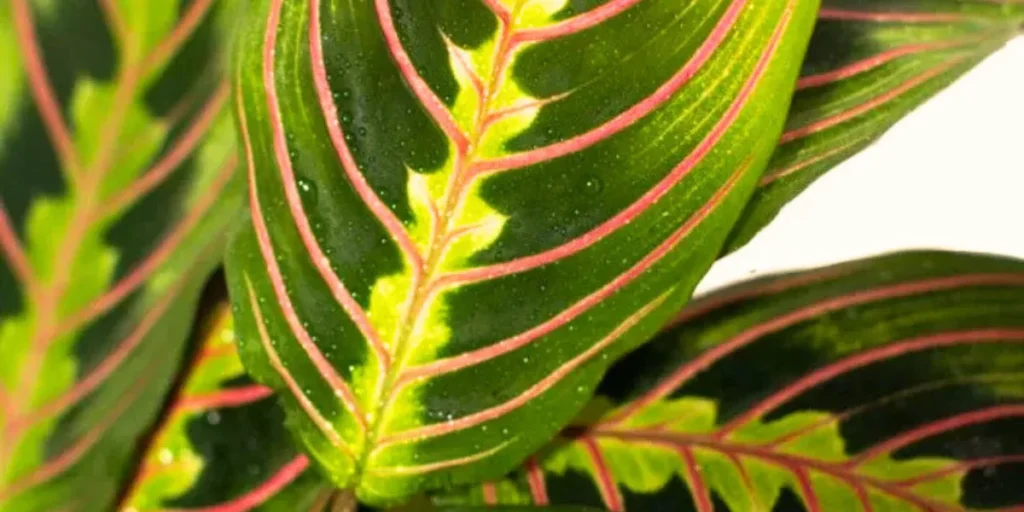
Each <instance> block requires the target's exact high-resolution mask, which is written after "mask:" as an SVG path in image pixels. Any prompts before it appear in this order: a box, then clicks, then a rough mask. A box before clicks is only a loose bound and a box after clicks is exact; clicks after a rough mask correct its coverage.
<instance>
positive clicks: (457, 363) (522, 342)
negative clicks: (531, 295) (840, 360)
mask: <svg viewBox="0 0 1024 512" xmlns="http://www.w3.org/2000/svg"><path fill="white" fill-rule="evenodd" d="M748 165H749V160H748V161H747V163H746V164H744V165H743V166H741V167H739V169H738V170H737V171H736V172H734V173H733V175H732V176H730V177H729V179H728V180H726V182H725V183H724V184H722V187H721V188H719V189H718V190H717V191H716V192H715V194H714V195H713V196H712V197H711V198H710V199H708V202H707V203H705V204H704V206H702V207H701V208H700V209H699V210H697V211H696V212H694V214H693V215H692V216H691V217H690V218H689V219H687V221H686V222H685V223H683V225H682V226H680V227H679V229H677V230H676V231H675V232H674V233H672V234H671V235H670V236H669V237H668V238H666V239H665V240H664V241H663V242H662V243H661V244H660V245H658V246H657V247H656V248H655V249H654V250H653V251H651V252H650V253H648V254H647V255H645V256H644V257H643V258H642V259H641V260H640V261H638V262H637V263H636V264H634V265H633V266H632V267H630V268H629V269H628V270H627V271H626V272H624V273H622V274H620V275H619V276H618V277H616V278H615V279H613V280H612V281H611V282H609V283H608V284H606V285H605V286H603V287H602V288H600V289H599V290H597V291H595V292H593V293H591V294H590V295H588V296H586V297H584V298H583V299H581V300H579V301H578V302H576V303H575V304H573V305H571V306H569V307H568V308H567V309H565V310H563V311H562V312H561V313H558V314H557V315H555V316H553V317H552V318H550V319H549V320H547V321H545V322H544V323H542V324H540V325H538V326H536V327H534V328H532V329H529V330H528V331H526V332H523V333H520V334H518V335H516V336H513V337H511V338H508V339H505V340H503V341H500V342H497V343H495V344H493V345H489V346H487V347H484V348H481V349H477V350H474V351H471V352H466V353H463V354H460V355H457V356H453V357H449V358H447V359H439V360H437V361H434V362H431V363H427V364H423V365H420V366H416V367H412V368H409V369H407V370H406V371H405V372H404V373H403V374H402V376H401V377H400V378H399V381H398V384H396V386H398V387H400V386H402V385H405V384H408V383H409V382H412V381H415V380H419V379H423V378H427V377H434V376H437V375H442V374H445V373H450V372H454V371H457V370H460V369H462V368H466V367H468V366H473V365H477V364H480V363H482V362H485V361H488V360H491V359H494V358H496V357H499V356H502V355H504V354H507V353H509V352H512V351H514V350H517V349H520V348H522V347H525V346H527V345H529V344H530V343H532V342H533V341H535V340H536V339H538V338H540V337H542V336H544V335H546V334H549V333H551V332H553V331H555V330H557V329H558V328H560V327H562V326H564V325H566V324H568V323H569V322H571V321H572V320H573V319H575V318H576V317H578V316H580V315H582V314H583V313H585V312H587V311H589V310H590V309H591V308H593V307H594V306H596V305H598V304H600V303H601V302H603V301H605V300H607V299H608V298H609V297H611V296H612V295H614V294H615V293H616V292H617V291H619V290H620V289H622V288H624V287H625V286H626V285H628V284H630V283H632V282H633V281H635V280H636V279H638V278H640V276H642V275H643V274H644V273H645V272H647V271H648V270H650V269H651V268H652V267H653V266H654V265H655V264H657V263H658V262H659V261H661V259H662V258H663V257H665V255H667V254H668V253H669V252H671V251H672V249H674V248H675V247H676V246H677V245H679V243H680V242H682V241H683V240H684V239H685V238H686V237H687V236H688V235H689V234H690V233H691V232H692V231H693V230H694V229H695V228H696V227H697V226H698V225H699V224H700V223H701V222H702V221H703V220H704V219H706V218H707V217H709V216H710V215H711V214H712V213H713V212H714V211H715V208H716V207H717V206H718V205H719V204H720V203H722V201H724V200H725V198H726V197H727V196H728V195H729V193H730V192H731V191H732V189H733V188H734V187H735V185H736V183H737V182H738V181H739V179H740V178H741V177H742V176H743V175H744V171H745V170H746V169H747V166H748Z"/></svg>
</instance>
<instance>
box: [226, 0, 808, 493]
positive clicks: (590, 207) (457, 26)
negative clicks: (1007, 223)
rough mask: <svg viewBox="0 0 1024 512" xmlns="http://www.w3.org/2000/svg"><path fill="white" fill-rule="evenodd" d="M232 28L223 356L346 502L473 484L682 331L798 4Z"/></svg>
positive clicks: (675, 5) (382, 13)
mask: <svg viewBox="0 0 1024 512" xmlns="http://www.w3.org/2000/svg"><path fill="white" fill-rule="evenodd" d="M260 6H261V8H260V9H257V11H258V12H256V13H255V15H254V16H253V17H251V18H250V19H249V20H248V22H247V23H246V30H245V34H244V37H243V38H242V40H243V41H242V43H241V46H242V48H241V52H240V55H239V76H238V78H237V86H238V88H239V91H238V92H239V98H240V103H241V105H240V113H239V118H240V120H241V124H242V126H243V136H244V139H245V141H246V151H247V153H248V156H249V163H250V171H249V181H250V187H249V192H250V206H251V209H252V218H251V222H250V223H249V225H248V226H247V228H246V229H245V230H244V231H243V232H242V233H241V234H240V235H239V237H238V238H237V239H236V241H235V242H234V243H233V246H232V250H231V252H230V254H229V257H228V270H229V278H230V280H231V286H232V298H233V300H234V302H235V304H236V306H237V307H238V308H239V311H240V314H239V315H237V316H236V321H237V322H238V326H239V336H240V340H241V343H242V358H243V361H244V362H245V363H246V365H247V367H248V368H249V370H250V372H251V373H253V374H254V375H255V376H256V377H257V379H258V380H260V381H261V382H263V383H265V384H267V385H270V386H272V387H274V388H275V389H276V390H278V391H279V392H280V393H281V394H282V395H284V396H285V397H286V398H285V400H286V405H287V407H286V409H287V412H288V413H289V414H290V417H291V418H292V421H293V425H294V426H295V428H296V429H297V431H298V434H299V436H300V437H301V438H302V439H303V442H304V444H305V448H306V450H307V451H308V452H309V453H311V454H312V456H313V457H314V458H315V459H316V460H317V461H319V462H320V464H321V465H322V466H323V467H324V468H325V469H326V471H327V472H328V473H329V474H331V475H332V477H333V479H334V481H335V483H336V484H337V485H338V486H341V487H355V488H358V493H359V495H360V497H361V498H363V499H364V500H367V501H370V502H385V501H388V500H389V499H392V498H395V497H399V496H403V495H406V494H409V493H412V492H415V491H418V490H421V489H424V488H431V487H438V486H442V485H447V484H450V483H452V482H466V481H475V480H477V479H479V478H481V477H487V476H490V477H495V476H497V475H500V474H501V473H503V472H504V471H507V470H508V469H510V468H512V467H513V466H514V465H515V464H516V463H518V462H519V461H520V460H521V459H522V458H523V457H525V456H526V455H528V454H529V453H530V452H532V451H533V450H535V449H537V448H539V447H540V446H541V445H542V444H543V443H544V442H546V441H547V440H548V439H550V437H551V436H552V435H553V434H554V433H556V432H557V431H558V429H559V428H560V427H561V426H563V425H564V424H565V423H567V422H568V421H569V420H570V419H571V418H572V416H574V415H575V413H576V412H577V411H578V410H579V409H580V408H581V407H582V406H583V405H584V404H585V402H586V400H587V398H588V397H589V395H590V393H591V391H592V388H593V386H594V385H596V383H597V381H598V380H599V378H600V376H601V374H602V373H603V371H604V369H605V368H606V367H607V365H608V364H610V362H611V361H612V360H614V359H615V358H617V357H618V356H619V355H620V354H622V353H624V352H625V351H627V350H628V349H630V348H632V347H635V346H636V345H637V344H638V343H640V342H641V341H643V340H644V339H645V338H647V337H649V336H650V334H651V333H652V332H653V331H654V330H655V329H656V328H657V326H658V325H660V324H661V323H662V322H663V321H664V320H665V319H667V318H668V316H669V315H670V314H671V313H672V311H675V310H678V308H679V307H680V305H681V304H682V303H683V302H684V301H685V300H686V298H687V297H688V296H689V293H690V291H691V289H692V288H693V287H694V285H695V284H696V282H697V280H698V279H699V277H700V276H701V275H702V274H703V273H704V272H705V271H706V270H707V268H708V266H709V265H710V263H711V262H712V261H713V259H714V256H715V255H716V254H717V252H718V250H719V249H720V247H721V244H722V242H723V241H724V237H725V235H726V234H727V231H728V229H729V228H730V227H731V225H732V222H733V221H734V220H735V218H736V216H737V215H738V213H739V209H740V208H741V206H742V204H743V202H744V200H745V199H746V198H747V196H748V194H749V193H750V191H751V189H752V188H753V186H754V182H755V181H756V177H757V175H758V174H759V172H760V170H761V169H762V168H763V166H764V163H765V162H766V160H767V157H768V153H769V152H770V151H771V149H772V146H774V143H775V141H776V136H777V134H778V133H779V130H780V129H781V126H782V120H783V116H784V113H785V112H784V109H785V107H784V105H785V100H786V99H787V98H788V96H789V94H790V91H791V90H792V85H793V83H794V81H795V79H796V75H797V71H798V69H797V68H798V65H797V63H798V62H799V59H800V58H801V56H802V53H803V50H804V47H805V45H806V41H807V38H808V37H809V33H810V25H811V22H812V21H813V13H814V9H815V7H816V2H815V1H814V0H785V1H777V0H729V1H724V0H700V1H686V2H681V1H679V0H610V1H606V2H583V3H579V2H565V1H543V0H486V1H482V0H436V1H430V2H422V1H420V0H415V1H413V0H390V1H389V0H376V1H370V0H359V1H340V0H271V1H267V2H261V3H260Z"/></svg>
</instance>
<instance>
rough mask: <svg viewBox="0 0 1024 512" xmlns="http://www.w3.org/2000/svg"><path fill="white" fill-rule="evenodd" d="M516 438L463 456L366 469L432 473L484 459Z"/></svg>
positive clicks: (384, 472) (386, 472)
mask: <svg viewBox="0 0 1024 512" xmlns="http://www.w3.org/2000/svg"><path fill="white" fill-rule="evenodd" d="M515 440H516V438H512V439H509V440H507V441H505V442H503V443H501V444H499V445H498V446H495V447H493V448H489V449H487V450H484V451H482V452H478V453H474V454H472V455H467V456H465V457H458V458H455V459H448V460H442V461H439V462H431V463H429V464H421V465H419V466H384V467H377V468H370V469H368V470H366V472H367V473H372V474H374V475H381V476H391V475H422V474H424V473H432V472H434V471H440V470H442V469H448V468H452V467H456V466H463V465H466V464H472V463H474V462H476V461H478V460H482V459H486V458H487V457H490V456H491V455H494V454H495V453H498V452H500V451H501V450H504V449H505V447H506V446H508V445H510V444H512V442H513V441H515Z"/></svg>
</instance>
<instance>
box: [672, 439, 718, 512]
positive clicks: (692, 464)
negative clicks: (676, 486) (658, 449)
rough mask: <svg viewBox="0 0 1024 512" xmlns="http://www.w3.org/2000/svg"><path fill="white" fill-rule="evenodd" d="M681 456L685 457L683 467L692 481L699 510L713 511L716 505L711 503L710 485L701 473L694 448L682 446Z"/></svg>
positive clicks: (693, 492)
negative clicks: (705, 481)
mask: <svg viewBox="0 0 1024 512" xmlns="http://www.w3.org/2000/svg"><path fill="white" fill-rule="evenodd" d="M679 456H680V457H681V458H682V459H683V469H684V471H686V479H687V481H688V482H689V483H690V494H692V495H693V504H694V505H695V506H696V507H697V512H713V511H714V510H715V506H714V505H713V504H712V503H711V495H710V494H709V493H708V486H707V485H705V484H704V476H703V475H701V474H700V464H698V463H697V459H696V457H694V456H693V449H692V448H690V447H689V446H680V447H679Z"/></svg>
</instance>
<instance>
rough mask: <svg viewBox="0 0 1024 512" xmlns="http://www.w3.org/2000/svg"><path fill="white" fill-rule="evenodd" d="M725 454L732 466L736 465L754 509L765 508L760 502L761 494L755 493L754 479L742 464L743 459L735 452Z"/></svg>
mask: <svg viewBox="0 0 1024 512" xmlns="http://www.w3.org/2000/svg"><path fill="white" fill-rule="evenodd" d="M725 456H726V457H727V458H728V459H729V462H731V463H732V465H733V466H736V472H738V473H739V474H740V479H741V480H743V488H744V489H746V491H747V495H748V496H750V502H751V503H753V505H754V510H762V509H767V507H765V506H764V504H763V503H761V496H759V495H758V494H757V490H756V489H755V487H754V481H753V480H752V479H751V478H750V472H749V471H747V467H746V466H744V465H743V459H741V458H740V456H739V455H737V454H735V453H727V454H726V455H725Z"/></svg>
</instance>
